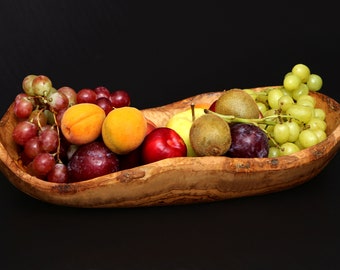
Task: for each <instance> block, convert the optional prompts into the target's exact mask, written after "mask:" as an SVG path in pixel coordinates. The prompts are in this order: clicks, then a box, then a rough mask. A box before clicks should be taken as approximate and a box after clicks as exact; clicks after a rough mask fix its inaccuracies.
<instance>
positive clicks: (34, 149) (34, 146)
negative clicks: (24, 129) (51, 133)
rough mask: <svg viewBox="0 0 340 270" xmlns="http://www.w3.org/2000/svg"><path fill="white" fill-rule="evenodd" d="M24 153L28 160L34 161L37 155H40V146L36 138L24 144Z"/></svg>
mask: <svg viewBox="0 0 340 270" xmlns="http://www.w3.org/2000/svg"><path fill="white" fill-rule="evenodd" d="M24 152H25V154H26V156H27V157H28V158H30V159H34V158H35V157H36V156H37V155H38V154H40V153H42V145H41V142H40V140H39V137H38V136H34V137H32V138H30V139H29V140H28V141H27V142H26V143H25V145H24Z"/></svg>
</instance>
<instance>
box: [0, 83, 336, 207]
mask: <svg viewBox="0 0 340 270" xmlns="http://www.w3.org/2000/svg"><path fill="white" fill-rule="evenodd" d="M263 89H264V88H255V90H256V91H261V90H263ZM220 94H221V92H211V93H205V94H200V95H197V96H194V97H191V98H187V99H185V100H182V101H178V102H174V103H171V104H168V105H165V106H161V107H158V108H151V109H146V110H144V113H145V115H146V117H148V118H149V119H150V120H152V121H153V122H154V123H155V124H156V125H157V126H164V125H165V124H166V122H167V120H168V119H169V118H170V117H171V116H172V115H174V114H175V113H177V112H180V111H183V110H186V109H188V108H189V107H190V104H191V103H192V102H194V103H195V104H199V103H212V102H213V101H214V100H216V99H217V98H218V97H219V95H220ZM311 95H313V96H314V97H315V98H316V100H317V107H319V108H322V109H323V110H325V112H326V114H327V118H326V122H327V135H328V137H327V139H326V140H325V141H323V142H321V143H319V144H317V145H315V146H313V147H310V148H308V149H305V150H302V151H299V152H297V153H295V154H292V155H290V156H285V157H279V158H251V159H250V158H244V159H240V158H228V157H183V158H170V159H164V160H161V161H158V162H155V163H151V164H147V165H143V166H139V167H135V168H133V169H128V170H123V171H118V172H115V173H112V174H108V175H104V176H101V177H97V178H94V179H91V180H87V181H83V182H78V183H68V184H56V183H50V182H46V181H43V180H40V179H38V178H36V177H33V176H31V175H29V174H27V173H26V171H25V170H24V168H23V167H22V166H21V165H20V163H19V162H17V160H18V152H17V147H16V145H15V143H14V142H13V140H12V131H13V128H14V127H15V124H16V119H15V116H14V114H13V105H11V106H10V107H9V109H8V111H7V112H6V114H5V115H4V116H3V118H2V119H1V122H0V129H1V133H0V169H1V171H2V173H3V174H4V175H5V176H6V177H7V178H8V179H9V181H10V182H11V183H12V184H13V185H14V186H15V187H16V188H18V189H19V190H21V191H22V192H24V193H26V194H28V195H30V196H32V197H34V198H36V199H39V200H42V201H45V202H48V203H52V204H56V205H64V206H70V207H83V208H108V207H144V206H161V205H179V204H190V203H201V202H213V201H220V200H226V199H232V198H238V197H245V196H255V195H262V194H267V193H273V192H278V191H283V190H286V189H289V188H292V187H295V186H298V185H301V184H303V183H305V182H307V181H309V180H310V179H312V178H313V177H315V176H316V175H317V174H318V173H320V172H321V170H322V169H323V168H324V167H325V166H326V165H327V164H328V163H329V162H330V160H331V159H332V158H333V157H334V156H335V155H336V154H337V152H338V150H339V147H340V139H339V138H340V106H339V103H338V102H336V101H335V100H334V99H332V98H330V97H327V96H325V95H323V94H321V93H311Z"/></svg>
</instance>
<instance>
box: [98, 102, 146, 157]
mask: <svg viewBox="0 0 340 270" xmlns="http://www.w3.org/2000/svg"><path fill="white" fill-rule="evenodd" d="M146 133H147V120H146V118H145V117H144V114H143V112H142V111H141V110H139V109H137V108H135V107H130V106H125V107H120V108H116V109H114V110H112V111H111V112H110V113H109V114H108V115H107V116H106V118H105V120H104V122H103V126H102V137H103V141H104V143H105V145H106V146H107V147H108V148H109V149H110V150H111V151H112V152H114V153H116V154H119V155H124V154H127V153H129V152H131V151H133V150H135V149H136V148H137V147H138V146H139V145H141V143H142V142H143V140H144V137H145V136H146Z"/></svg>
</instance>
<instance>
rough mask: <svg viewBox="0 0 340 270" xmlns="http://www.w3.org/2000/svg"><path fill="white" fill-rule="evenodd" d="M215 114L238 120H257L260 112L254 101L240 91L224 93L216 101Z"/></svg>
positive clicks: (233, 90) (231, 90) (234, 90)
mask: <svg viewBox="0 0 340 270" xmlns="http://www.w3.org/2000/svg"><path fill="white" fill-rule="evenodd" d="M215 112H217V113H219V114H224V115H233V116H235V117H239V118H246V119H255V118H259V115H260V111H259V108H258V106H257V104H256V102H255V100H254V99H253V98H252V97H251V95H249V94H248V93H247V92H245V91H244V90H242V89H236V88H235V89H230V90H227V91H224V92H223V93H222V95H221V96H220V97H219V98H218V99H217V101H216V107H215Z"/></svg>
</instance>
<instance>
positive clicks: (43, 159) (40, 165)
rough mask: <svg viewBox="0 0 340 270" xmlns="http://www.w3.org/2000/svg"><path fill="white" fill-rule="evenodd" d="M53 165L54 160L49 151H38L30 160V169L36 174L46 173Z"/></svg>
mask: <svg viewBox="0 0 340 270" xmlns="http://www.w3.org/2000/svg"><path fill="white" fill-rule="evenodd" d="M54 166H55V160H54V157H53V155H51V154H50V153H46V152H44V153H40V154H38V155H37V156H36V157H35V158H34V159H33V161H32V170H33V172H34V173H35V174H36V175H42V176H45V175H47V174H48V173H49V172H50V171H51V170H52V169H53V168H54Z"/></svg>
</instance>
